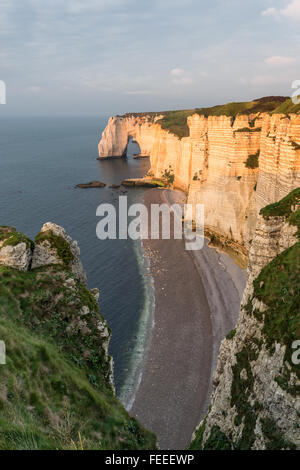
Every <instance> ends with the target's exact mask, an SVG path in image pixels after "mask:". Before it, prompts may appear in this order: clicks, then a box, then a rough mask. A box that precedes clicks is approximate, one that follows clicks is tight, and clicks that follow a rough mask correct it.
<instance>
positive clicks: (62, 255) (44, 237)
mask: <svg viewBox="0 0 300 470" xmlns="http://www.w3.org/2000/svg"><path fill="white" fill-rule="evenodd" d="M34 241H35V243H36V244H37V245H38V244H41V243H43V242H44V241H48V242H49V243H50V246H51V248H54V249H56V252H57V256H58V257H59V259H61V260H62V262H63V264H64V265H65V266H68V265H69V264H70V263H71V261H72V260H73V259H74V255H73V253H72V252H71V249H70V245H69V243H68V242H67V241H66V240H65V239H64V238H63V237H60V236H58V235H56V234H55V233H53V232H52V230H47V231H45V232H40V233H38V234H37V236H36V237H35V240H34Z"/></svg>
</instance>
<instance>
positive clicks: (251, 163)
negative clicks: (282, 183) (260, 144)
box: [245, 150, 260, 170]
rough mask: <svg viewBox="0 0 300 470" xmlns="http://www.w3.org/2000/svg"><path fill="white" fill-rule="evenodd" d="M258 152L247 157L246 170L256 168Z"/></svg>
mask: <svg viewBox="0 0 300 470" xmlns="http://www.w3.org/2000/svg"><path fill="white" fill-rule="evenodd" d="M259 153H260V152H259V150H258V151H257V152H256V153H255V154H252V155H249V156H248V158H247V160H246V162H245V166H246V168H250V169H251V170H254V169H255V168H258V158H259Z"/></svg>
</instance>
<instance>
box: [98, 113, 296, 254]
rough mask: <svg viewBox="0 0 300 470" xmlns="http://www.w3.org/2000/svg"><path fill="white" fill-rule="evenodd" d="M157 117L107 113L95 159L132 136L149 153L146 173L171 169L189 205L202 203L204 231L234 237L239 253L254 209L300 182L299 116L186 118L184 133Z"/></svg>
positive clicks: (122, 147)
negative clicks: (186, 133)
mask: <svg viewBox="0 0 300 470" xmlns="http://www.w3.org/2000/svg"><path fill="white" fill-rule="evenodd" d="M160 117H161V116H156V117H153V116H151V115H149V116H147V115H143V116H135V115H125V116H122V117H112V118H110V119H109V122H108V125H107V127H106V128H105V130H104V132H103V134H102V139H101V141H100V143H99V158H100V159H101V158H103V157H105V156H121V155H124V153H125V152H126V147H127V143H128V139H129V138H130V136H131V137H133V138H134V139H135V140H136V141H137V142H138V144H139V146H140V148H141V154H144V155H150V161H151V170H150V172H149V174H150V175H151V176H154V177H156V178H158V177H164V178H166V179H167V180H168V177H169V176H170V175H171V176H173V179H172V183H174V186H175V187H178V188H181V189H183V190H184V191H186V193H187V194H188V202H189V203H191V204H196V203H203V204H204V205H205V228H206V232H207V234H210V235H212V236H213V237H217V238H219V239H222V240H223V244H224V246H225V244H226V243H228V242H234V244H236V246H237V247H238V250H239V251H240V252H242V253H243V254H244V255H245V256H246V255H247V252H248V249H249V247H250V245H249V241H250V240H251V239H252V236H253V232H254V229H255V226H256V218H257V215H258V212H259V210H260V209H261V208H262V207H264V206H265V205H267V204H270V203H272V202H275V201H277V200H278V199H280V198H281V197H284V196H285V195H286V194H288V193H289V192H290V191H291V190H292V189H293V188H295V187H298V186H299V185H300V150H299V144H300V115H299V114H290V115H284V114H273V115H269V114H267V113H262V114H260V113H257V114H250V115H243V114H241V115H237V116H236V118H235V119H234V118H232V117H230V116H208V117H205V116H201V115H199V114H197V113H195V114H193V115H191V116H189V117H188V118H187V125H188V128H189V136H188V137H183V138H182V139H180V138H179V137H178V136H177V135H175V134H173V133H171V132H169V131H168V130H167V129H163V128H162V127H161V125H160V123H159V122H157V120H158V119H159V118H160Z"/></svg>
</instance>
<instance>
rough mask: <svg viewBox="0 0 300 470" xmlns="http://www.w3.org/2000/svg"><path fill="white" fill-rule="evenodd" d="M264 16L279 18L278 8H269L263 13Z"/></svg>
mask: <svg viewBox="0 0 300 470" xmlns="http://www.w3.org/2000/svg"><path fill="white" fill-rule="evenodd" d="M261 14H262V16H273V17H274V18H279V12H278V10H277V9H276V8H273V7H271V8H267V9H266V10H264V11H262V12H261Z"/></svg>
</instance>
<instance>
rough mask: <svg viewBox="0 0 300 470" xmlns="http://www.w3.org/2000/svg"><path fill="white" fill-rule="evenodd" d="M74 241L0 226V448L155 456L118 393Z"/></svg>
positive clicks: (51, 231)
mask: <svg viewBox="0 0 300 470" xmlns="http://www.w3.org/2000/svg"><path fill="white" fill-rule="evenodd" d="M85 281H86V275H85V272H84V269H83V267H82V264H81V261H80V250H79V247H78V245H77V242H75V241H73V240H72V239H71V237H69V236H68V235H67V234H66V232H65V230H64V229H63V228H62V227H59V226H58V225H55V224H53V223H47V224H45V225H44V226H43V227H42V229H41V231H40V233H39V234H38V235H37V236H36V238H35V241H34V242H33V241H31V240H30V239H29V238H28V237H26V236H24V235H23V234H22V233H20V232H18V231H17V230H16V229H15V228H13V227H3V226H1V227H0V296H1V303H0V339H1V341H4V342H5V346H6V364H2V365H0V367H1V379H0V410H1V412H0V449H6V450H7V449H16V450H20V449H100V450H101V449H114V450H117V449H154V448H155V447H156V439H155V436H154V435H153V434H152V433H150V432H148V431H146V430H145V429H144V428H143V427H142V426H141V425H140V424H139V423H138V422H137V421H136V420H135V419H134V418H131V417H130V416H129V415H128V413H127V412H126V411H125V409H124V408H123V406H122V405H121V403H120V402H119V400H118V399H117V398H116V396H115V394H114V388H113V378H112V361H111V357H110V356H109V355H108V344H109V339H110V329H109V327H108V325H107V323H106V322H105V320H104V318H103V317H102V315H101V313H100V311H99V307H98V298H99V291H98V289H92V290H89V289H88V288H87V287H86V284H85Z"/></svg>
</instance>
